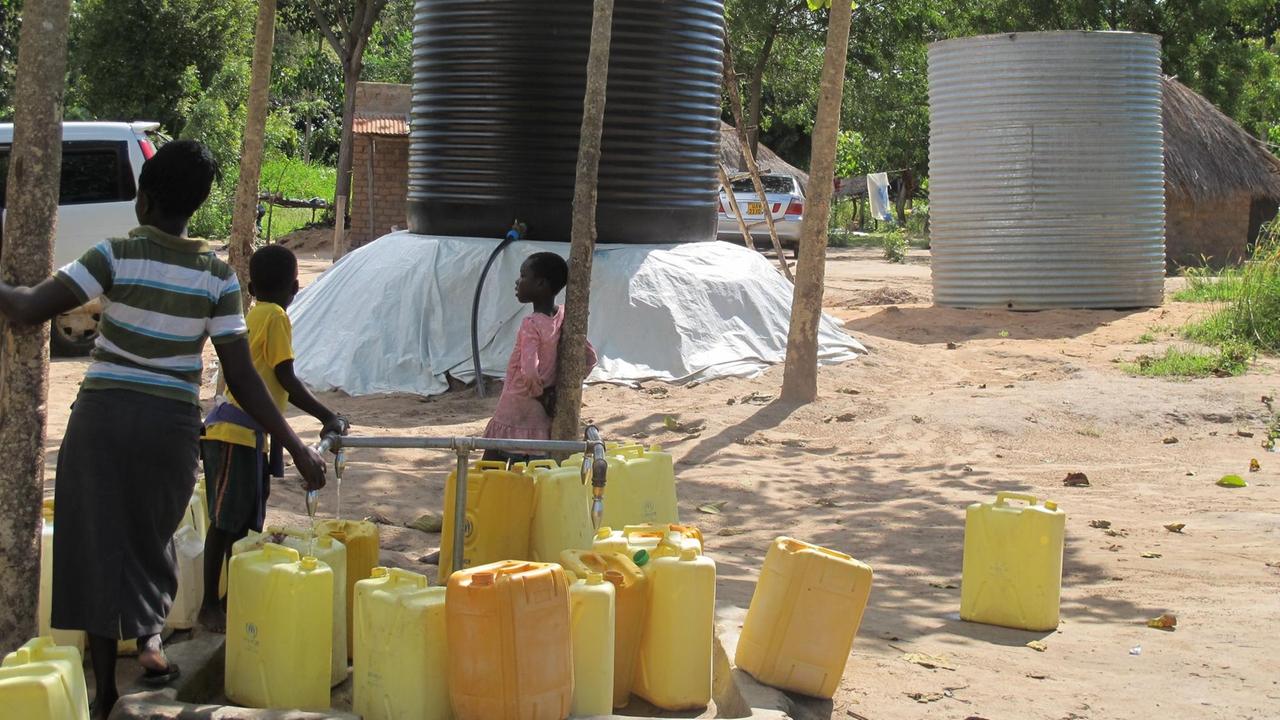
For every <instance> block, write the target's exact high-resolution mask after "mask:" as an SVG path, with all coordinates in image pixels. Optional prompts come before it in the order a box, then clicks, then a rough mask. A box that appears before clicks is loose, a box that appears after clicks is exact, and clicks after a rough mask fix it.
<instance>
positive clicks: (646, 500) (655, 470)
mask: <svg viewBox="0 0 1280 720" xmlns="http://www.w3.org/2000/svg"><path fill="white" fill-rule="evenodd" d="M606 461H607V463H608V468H609V469H608V475H607V476H606V478H605V490H604V517H603V518H602V519H601V521H600V524H601V525H609V526H610V527H615V528H619V527H624V526H626V525H637V524H640V523H661V524H665V523H676V522H680V511H679V509H678V507H677V505H676V476H675V467H674V464H673V463H672V459H671V453H668V452H664V451H663V450H662V448H661V447H659V446H658V445H653V446H650V447H648V448H646V447H645V446H643V445H640V444H638V443H629V444H625V445H624V444H612V443H611V444H610V445H609V446H608V447H607V449H606ZM564 466H565V467H573V468H581V467H582V455H581V454H578V455H573V456H570V457H569V458H568V459H567V460H565V461H564ZM583 493H584V494H586V495H587V496H588V497H590V496H591V485H590V484H589V483H588V484H587V486H586V488H585V489H584V490H583Z"/></svg>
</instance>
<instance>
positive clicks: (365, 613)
mask: <svg viewBox="0 0 1280 720" xmlns="http://www.w3.org/2000/svg"><path fill="white" fill-rule="evenodd" d="M444 608H445V589H444V588H442V587H427V578H426V576H425V575H419V574H417V573H411V572H409V571H407V570H400V569H398V568H384V567H376V568H374V569H373V577H371V578H369V579H368V580H361V581H360V582H358V583H356V627H355V641H356V644H355V662H354V664H353V666H352V693H353V705H352V709H353V710H354V711H355V712H356V713H357V714H358V715H360V716H361V717H363V718H364V719H365V720H450V718H452V717H453V709H452V707H450V705H449V681H448V652H447V644H446V632H445V609H444Z"/></svg>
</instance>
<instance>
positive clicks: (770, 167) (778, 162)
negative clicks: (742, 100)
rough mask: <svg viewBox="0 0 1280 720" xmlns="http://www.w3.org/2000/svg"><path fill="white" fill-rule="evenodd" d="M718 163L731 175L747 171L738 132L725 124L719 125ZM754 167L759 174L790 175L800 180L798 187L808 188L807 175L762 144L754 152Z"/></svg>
mask: <svg viewBox="0 0 1280 720" xmlns="http://www.w3.org/2000/svg"><path fill="white" fill-rule="evenodd" d="M720 162H722V163H724V166H725V167H726V168H728V169H729V174H731V175H732V174H733V173H735V172H739V171H741V172H746V170H747V161H746V160H745V159H744V157H743V154H742V143H741V142H739V141H738V131H737V130H736V129H735V128H734V127H733V126H732V125H730V124H729V123H727V122H721V123H720ZM756 165H758V166H759V167H760V171H761V172H771V173H781V174H786V175H792V176H794V177H796V178H797V179H799V180H800V187H802V188H807V187H809V173H807V172H805V171H803V170H801V169H800V168H798V167H795V166H794V165H791V164H789V163H788V162H787V161H786V160H783V159H782V158H780V157H778V154H777V153H775V152H774V151H772V150H770V149H769V148H768V147H766V146H765V145H764V144H763V143H762V144H760V145H759V147H758V149H757V150H756Z"/></svg>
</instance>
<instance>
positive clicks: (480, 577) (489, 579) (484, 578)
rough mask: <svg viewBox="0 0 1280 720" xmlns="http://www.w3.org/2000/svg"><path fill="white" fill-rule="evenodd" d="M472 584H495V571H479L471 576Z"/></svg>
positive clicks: (483, 585)
mask: <svg viewBox="0 0 1280 720" xmlns="http://www.w3.org/2000/svg"><path fill="white" fill-rule="evenodd" d="M471 584H472V585H475V586H479V587H489V586H490V585H492V584H493V573H491V572H478V573H474V574H472V576H471Z"/></svg>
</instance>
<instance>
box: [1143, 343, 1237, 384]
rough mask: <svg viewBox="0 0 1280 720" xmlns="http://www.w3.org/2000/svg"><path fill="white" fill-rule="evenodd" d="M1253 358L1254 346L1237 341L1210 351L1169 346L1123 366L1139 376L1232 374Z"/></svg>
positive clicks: (1213, 375)
mask: <svg viewBox="0 0 1280 720" xmlns="http://www.w3.org/2000/svg"><path fill="white" fill-rule="evenodd" d="M1253 358H1254V350H1253V348H1252V347H1250V346H1249V345H1247V344H1245V343H1239V342H1235V343H1226V344H1223V345H1222V346H1221V347H1219V348H1218V350H1217V351H1216V352H1209V353H1205V352H1199V351H1195V350H1187V349H1183V348H1173V347H1171V348H1168V349H1166V350H1165V352H1164V354H1163V355H1143V356H1142V357H1139V358H1138V359H1137V360H1136V361H1134V362H1133V363H1130V364H1127V365H1125V366H1124V369H1125V371H1126V372H1128V373H1130V374H1132V375H1138V376H1141V377H1173V378H1202V377H1235V376H1237V375H1243V374H1245V372H1247V371H1248V370H1249V365H1250V363H1252V362H1253Z"/></svg>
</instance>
